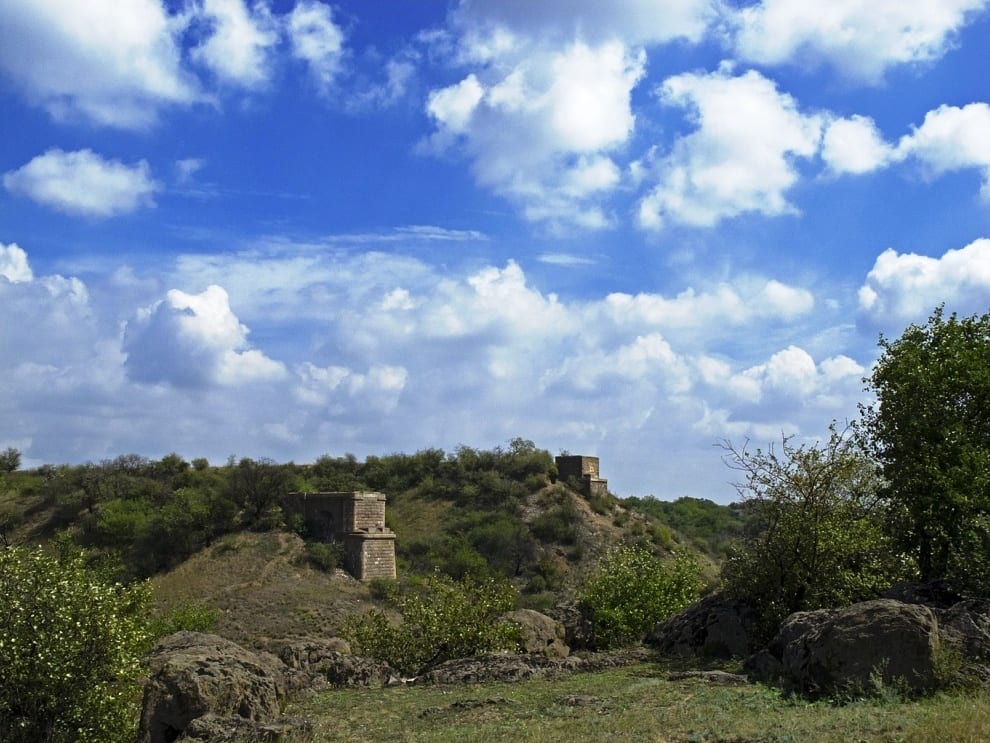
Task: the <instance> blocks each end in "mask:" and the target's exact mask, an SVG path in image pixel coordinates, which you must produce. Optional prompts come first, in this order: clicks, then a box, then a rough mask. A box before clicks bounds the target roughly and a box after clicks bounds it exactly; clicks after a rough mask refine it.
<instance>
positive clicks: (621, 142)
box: [425, 0, 712, 230]
mask: <svg viewBox="0 0 990 743" xmlns="http://www.w3.org/2000/svg"><path fill="white" fill-rule="evenodd" d="M711 17H712V7H711V4H710V3H709V2H694V1H693V0H684V1H680V0H674V1H672V2H666V1H665V0H664V1H661V2H649V3H647V2H640V1H639V0H623V1H622V2H615V3H608V4H607V6H603V5H602V4H600V3H592V2H577V3H561V2H547V3H538V4H530V3H514V2H510V3H492V2H485V1H482V2H474V1H468V2H463V3H461V4H460V5H459V6H458V7H457V9H456V10H455V11H454V12H453V14H452V16H451V19H452V20H451V24H452V30H453V32H454V44H453V51H451V50H450V49H449V48H447V49H445V52H446V53H447V54H448V55H450V56H452V58H453V60H452V61H453V62H454V63H455V64H459V65H462V66H464V67H467V68H468V71H467V73H466V74H464V75H463V76H462V77H461V79H460V80H459V81H457V82H455V83H453V84H451V85H448V86H445V87H442V88H438V89H436V90H434V91H432V92H431V93H430V95H429V97H428V101H427V104H426V110H427V113H428V114H429V115H430V116H431V118H432V119H433V121H434V122H435V131H434V132H433V133H432V134H431V135H430V136H429V137H428V138H427V140H426V142H425V147H426V149H428V150H432V151H438V150H445V149H456V150H457V151H460V152H463V154H464V155H466V157H467V158H469V160H470V162H471V169H472V172H473V174H474V176H475V178H476V180H477V182H478V183H479V184H480V185H481V186H483V187H485V188H488V189H490V190H492V191H493V192H495V193H497V194H499V195H500V196H502V197H504V198H505V199H507V200H508V201H509V202H510V203H512V204H513V205H514V206H515V207H516V208H517V209H518V210H519V212H520V213H521V214H522V215H523V216H524V217H525V218H526V219H527V220H529V221H531V222H536V223H540V224H544V225H548V226H549V227H550V228H551V229H561V230H567V229H569V228H571V227H574V226H578V227H582V228H587V229H601V228H604V227H608V226H611V225H612V224H614V222H615V215H614V214H613V213H612V211H611V209H610V208H609V205H608V203H609V200H610V198H611V196H612V195H613V194H614V193H615V191H616V190H617V189H618V188H619V187H620V186H621V183H622V177H621V176H622V171H623V167H622V166H621V164H620V162H619V158H621V157H622V156H623V149H624V147H625V146H626V145H627V144H628V142H629V141H630V138H631V137H632V135H633V132H634V130H635V126H636V116H635V114H634V113H633V108H632V93H633V90H634V89H635V88H636V86H637V85H638V84H639V82H640V81H641V80H642V78H643V76H644V75H645V73H646V51H645V46H646V45H648V44H657V43H663V42H669V41H671V40H673V39H676V38H685V39H692V40H696V39H700V38H701V36H702V35H703V33H704V31H705V29H706V28H707V25H708V23H709V20H710V18H711ZM444 40H445V41H449V38H448V37H446V36H445V37H444Z"/></svg>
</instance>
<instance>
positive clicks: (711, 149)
mask: <svg viewBox="0 0 990 743" xmlns="http://www.w3.org/2000/svg"><path fill="white" fill-rule="evenodd" d="M659 92H660V96H661V101H662V102H663V104H664V105H667V106H675V107H680V108H684V109H687V110H688V112H689V116H690V117H691V118H692V119H693V120H694V121H695V122H696V124H697V128H696V129H695V131H693V132H691V133H690V134H687V135H685V136H683V137H681V138H679V139H678V140H676V141H675V142H674V145H673V147H672V149H671V152H670V154H669V155H667V156H665V157H662V158H661V159H660V160H659V161H658V162H657V163H655V173H656V176H655V177H656V178H657V180H658V183H657V185H656V186H655V187H654V188H653V190H652V191H651V192H650V193H649V194H648V195H647V196H646V197H645V198H643V199H642V201H641V202H640V205H639V223H640V225H641V226H642V227H644V228H646V229H653V230H656V229H661V228H662V227H663V226H664V225H665V224H667V223H669V222H673V223H680V224H687V225H693V226H703V227H709V226H712V225H714V224H716V223H718V222H719V221H721V220H723V219H726V218H729V217H734V216H737V215H739V214H743V213H746V212H757V213H761V214H765V215H768V216H775V215H780V214H786V213H789V212H792V211H794V207H793V206H792V205H791V204H790V203H789V202H788V200H787V196H786V194H787V191H788V189H790V188H791V187H792V186H793V185H794V184H795V183H796V182H797V181H798V178H799V173H798V169H797V166H796V163H795V161H796V160H797V159H799V158H810V157H812V156H814V155H815V154H816V153H817V152H818V148H819V143H820V140H821V130H822V119H821V117H820V116H818V115H813V114H812V115H806V114H802V113H801V112H800V111H799V110H798V106H797V102H796V101H795V100H794V99H793V98H792V97H791V96H790V95H788V94H786V93H782V92H780V91H778V90H777V87H776V85H775V84H774V83H773V81H771V80H768V79H767V78H765V77H763V76H762V75H761V74H759V73H758V72H755V71H752V70H751V71H749V72H746V73H744V74H742V75H738V76H734V75H732V74H731V72H730V71H729V70H728V69H727V68H723V69H720V70H719V71H717V72H714V73H710V74H699V73H685V74H682V75H676V76H674V77H671V78H668V79H667V80H666V81H664V83H663V85H662V86H661V88H660V91H659Z"/></svg>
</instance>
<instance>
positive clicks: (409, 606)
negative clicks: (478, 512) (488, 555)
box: [344, 574, 518, 675]
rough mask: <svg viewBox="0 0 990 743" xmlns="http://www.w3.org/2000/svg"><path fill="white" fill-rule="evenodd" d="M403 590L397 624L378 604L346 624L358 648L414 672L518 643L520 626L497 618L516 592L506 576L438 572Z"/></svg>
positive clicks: (401, 670) (510, 604) (396, 602)
mask: <svg viewBox="0 0 990 743" xmlns="http://www.w3.org/2000/svg"><path fill="white" fill-rule="evenodd" d="M407 590H408V591H410V592H407V593H405V594H404V595H400V596H398V597H397V598H396V599H395V604H396V607H397V609H398V611H399V614H400V615H401V617H402V621H401V622H400V623H399V624H397V625H396V624H393V623H392V622H391V621H390V620H389V618H388V616H387V615H386V614H385V612H383V611H379V610H376V609H373V610H372V611H370V612H368V613H367V614H364V615H362V616H360V617H354V618H351V619H350V620H349V621H348V622H347V623H346V625H345V628H344V633H345V635H346V636H347V637H348V639H349V640H350V641H351V642H353V643H354V644H356V645H357V646H358V648H359V649H360V652H362V653H364V654H366V655H370V656H371V657H373V658H377V659H379V660H383V661H386V662H388V663H389V664H390V665H392V666H393V667H394V668H395V669H397V670H398V671H400V672H402V673H405V674H409V675H416V674H420V673H422V672H423V671H425V670H427V669H429V668H431V667H432V666H435V665H437V664H438V663H442V662H444V661H447V660H451V659H454V658H466V657H469V656H472V655H477V654H478V653H484V652H490V651H496V650H511V649H514V648H515V647H516V646H517V644H518V628H516V627H513V626H511V625H507V624H501V623H499V622H498V621H497V620H498V618H499V617H500V616H501V615H502V614H505V613H506V612H507V611H511V610H512V608H513V607H514V605H515V601H516V597H517V594H516V591H515V589H514V588H512V586H511V585H510V584H509V583H508V582H506V581H502V580H497V579H494V578H489V579H485V580H479V579H475V578H470V577H468V578H465V579H463V580H460V581H456V580H453V579H451V578H448V577H446V576H444V575H440V574H436V575H434V576H432V577H430V578H429V579H427V581H426V584H425V586H424V587H423V588H422V590H418V591H417V590H415V589H407Z"/></svg>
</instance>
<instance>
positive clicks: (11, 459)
mask: <svg viewBox="0 0 990 743" xmlns="http://www.w3.org/2000/svg"><path fill="white" fill-rule="evenodd" d="M20 466H21V453H20V451H18V450H17V449H15V448H14V447H12V446H8V447H7V448H6V449H4V450H3V451H0V472H7V473H10V472H16V471H17V470H18V469H19V468H20Z"/></svg>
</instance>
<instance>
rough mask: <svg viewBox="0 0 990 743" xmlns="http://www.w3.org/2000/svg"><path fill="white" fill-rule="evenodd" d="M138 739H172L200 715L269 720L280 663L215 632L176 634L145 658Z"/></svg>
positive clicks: (279, 693) (279, 687)
mask: <svg viewBox="0 0 990 743" xmlns="http://www.w3.org/2000/svg"><path fill="white" fill-rule="evenodd" d="M149 665H150V670H151V677H150V679H149V680H148V683H147V685H146V686H145V690H144V703H143V708H142V711H141V730H140V737H139V740H140V741H141V743H172V741H174V740H176V739H177V738H178V737H179V736H180V735H181V734H182V733H183V732H184V731H185V730H186V728H187V727H188V725H189V723H190V722H192V721H193V720H195V719H197V718H199V717H203V716H204V715H214V716H217V717H239V718H243V719H246V720H251V721H255V722H260V723H268V722H274V721H275V720H277V719H278V717H279V715H280V713H281V706H282V703H283V701H284V698H285V693H286V687H285V673H284V672H285V666H284V665H283V663H282V662H281V661H280V660H279V659H278V658H276V657H275V656H273V655H270V654H268V653H254V652H251V651H249V650H245V649H244V648H242V647H241V646H240V645H237V644H236V643H233V642H231V641H230V640H226V639H224V638H222V637H218V636H217V635H208V634H203V633H200V632H177V633H175V634H174V635H169V636H168V637H166V638H164V639H163V640H161V642H159V643H158V645H157V646H156V647H155V648H154V649H153V650H152V651H151V654H150V657H149Z"/></svg>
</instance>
